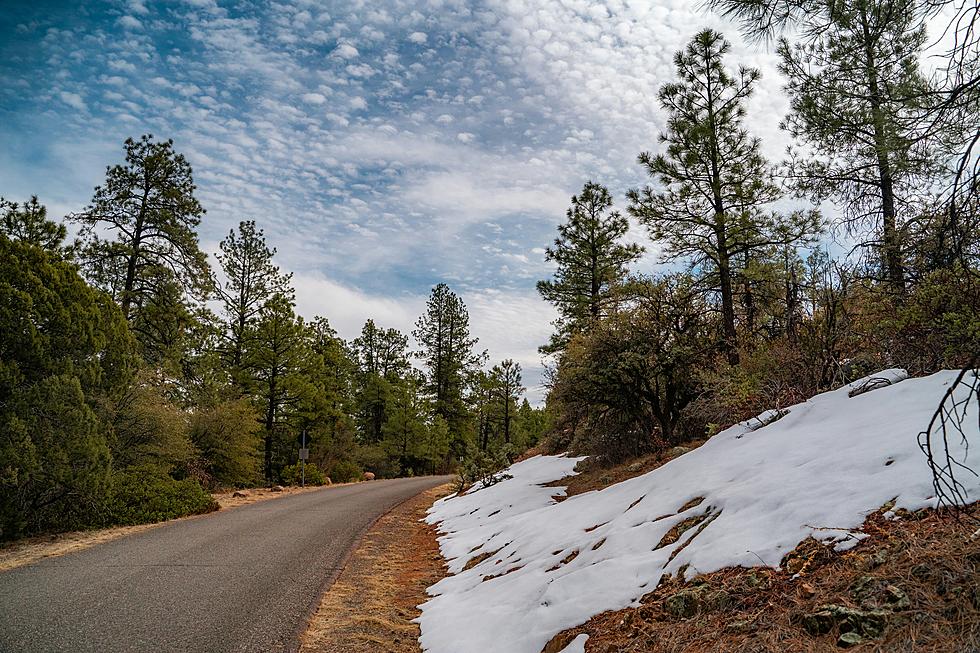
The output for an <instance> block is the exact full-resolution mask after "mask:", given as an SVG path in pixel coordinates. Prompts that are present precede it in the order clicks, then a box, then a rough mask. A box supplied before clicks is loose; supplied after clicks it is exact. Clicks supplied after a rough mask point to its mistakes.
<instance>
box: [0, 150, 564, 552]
mask: <svg viewBox="0 0 980 653" xmlns="http://www.w3.org/2000/svg"><path fill="white" fill-rule="evenodd" d="M204 215H205V209H204V207H202V206H201V204H200V203H199V202H198V200H197V199H196V198H195V185H194V181H193V176H192V170H191V167H190V165H189V164H188V162H187V161H186V160H185V158H184V157H183V156H182V155H181V154H180V153H178V152H176V151H175V150H174V147H173V143H172V141H169V140H154V138H153V137H152V136H151V135H145V136H143V137H142V138H140V139H139V140H134V139H129V140H127V141H126V143H125V160H124V162H122V163H119V164H116V165H112V166H110V167H108V168H107V170H106V176H105V181H104V183H103V184H101V185H100V186H98V187H97V188H96V189H95V192H94V194H93V197H92V201H91V203H90V204H89V205H88V206H86V207H85V208H84V209H82V210H80V211H79V212H77V213H73V214H72V215H70V216H68V217H67V219H66V220H67V222H68V223H69V224H71V225H73V226H74V227H75V230H76V232H77V234H78V236H77V238H75V239H74V240H73V241H72V242H70V243H69V242H68V239H67V235H68V228H67V227H66V225H65V224H63V223H60V222H57V221H53V220H50V219H48V217H47V212H46V209H45V207H44V205H43V204H41V203H40V201H39V200H38V198H37V197H32V198H30V199H29V200H28V201H26V202H24V203H23V204H19V203H12V202H7V201H4V203H3V206H2V214H0V219H2V223H0V250H2V252H0V260H2V261H3V266H2V269H0V305H2V306H3V308H2V309H0V334H2V336H0V433H2V434H3V435H2V437H0V460H2V461H3V463H2V468H0V538H2V539H9V538H13V537H17V536H21V535H24V534H30V533H36V532H43V531H50V530H66V529H73V528H83V527H92V526H105V525H112V524H133V523H141V522H151V521H159V520H162V519H168V518H172V517H177V516H181V515H185V514H192V513H198V512H205V511H209V510H212V509H214V508H215V504H214V501H213V499H212V497H211V495H210V494H209V491H211V490H216V489H221V488H240V487H251V486H255V485H259V484H266V485H272V484H279V483H282V484H299V483H300V482H301V475H303V476H304V477H305V482H306V483H307V484H311V485H320V484H324V483H328V482H334V483H338V482H349V481H355V480H360V479H361V478H362V475H363V474H364V473H365V472H371V473H372V474H374V475H375V477H377V478H384V477H393V476H411V475H416V474H432V473H445V472H450V471H454V470H456V469H457V468H460V466H461V463H462V462H463V461H466V463H467V464H469V465H470V466H471V467H472V466H473V464H475V463H478V462H480V461H488V460H492V461H501V462H500V464H503V462H506V460H507V456H508V455H514V454H516V453H517V452H519V451H522V450H523V449H525V448H527V447H528V446H530V445H531V444H533V443H535V442H536V441H537V440H538V439H539V437H540V436H541V433H542V432H543V430H544V427H545V422H544V414H543V410H541V409H536V408H532V407H531V405H530V404H529V403H528V401H527V400H526V399H523V394H524V391H525V388H524V387H523V385H522V381H521V368H520V365H519V364H518V363H515V362H514V361H513V360H509V359H508V360H504V361H501V362H500V363H499V364H496V365H493V366H492V367H491V366H489V365H488V363H487V355H486V352H483V351H479V350H477V348H476V347H477V339H476V338H474V337H472V336H471V335H470V328H469V316H468V314H467V310H466V305H465V304H464V303H463V301H462V299H461V298H460V297H459V296H458V295H457V294H456V293H454V292H453V291H452V290H451V289H450V288H449V287H448V286H447V285H445V284H438V285H436V286H435V287H434V288H433V289H432V293H431V295H430V297H429V299H428V302H427V303H426V307H425V312H424V314H423V315H421V316H420V317H419V319H418V322H417V323H416V328H415V329H414V331H413V332H412V334H411V336H412V338H413V339H414V341H415V342H416V343H417V345H418V346H417V348H416V349H414V350H413V349H411V348H410V345H409V334H403V333H400V332H399V331H397V330H396V329H392V328H385V327H383V326H381V325H378V324H376V323H375V322H374V321H373V320H371V319H369V320H367V321H366V322H365V324H364V327H363V328H362V330H361V333H360V335H359V336H358V337H356V338H354V339H352V340H350V341H345V340H343V339H342V338H340V337H338V335H337V333H336V332H335V331H334V329H333V328H331V326H330V323H329V321H328V320H327V318H325V317H319V316H316V317H313V318H311V319H304V318H303V317H302V316H300V315H297V313H296V307H295V298H294V290H293V288H292V286H291V275H290V274H286V273H283V272H282V271H281V270H280V269H279V267H278V266H277V265H276V263H275V260H274V259H275V253H276V250H275V248H274V247H273V246H271V245H270V244H269V243H268V242H267V240H266V237H265V235H264V233H263V231H262V229H261V228H260V227H259V226H258V225H257V223H256V222H255V221H253V220H243V221H242V222H241V223H240V224H239V225H238V227H237V228H235V229H232V230H231V231H230V232H229V233H228V235H227V236H226V237H225V238H224V239H223V240H222V241H221V243H220V252H219V253H218V254H217V255H216V259H217V262H218V266H217V267H218V269H216V270H215V269H212V268H211V266H210V264H209V261H208V257H207V255H206V254H205V253H204V252H203V251H202V250H201V247H200V243H199V240H198V236H197V232H196V230H197V227H198V226H199V224H200V222H201V220H202V218H204ZM304 443H305V444H306V448H307V449H308V452H309V453H308V456H309V460H308V462H307V464H305V469H304V468H303V467H302V466H301V464H300V462H299V450H300V448H301V446H302V444H304ZM480 464H483V465H484V466H486V465H487V463H486V462H482V463H480ZM495 464H496V463H495Z"/></svg>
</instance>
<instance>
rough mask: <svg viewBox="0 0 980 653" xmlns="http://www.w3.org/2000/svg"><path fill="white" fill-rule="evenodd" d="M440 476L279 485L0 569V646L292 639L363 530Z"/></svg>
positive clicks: (289, 642)
mask: <svg viewBox="0 0 980 653" xmlns="http://www.w3.org/2000/svg"><path fill="white" fill-rule="evenodd" d="M447 481H448V477H445V476H439V477H433V476H429V477H420V478H407V479H395V480H388V481H373V482H370V483H358V484H355V485H347V486H340V487H335V488H326V489H323V490H320V491H316V492H309V493H305V494H296V495H292V496H286V497H282V498H279V499H274V500H271V501H262V502H258V503H253V504H251V505H247V506H242V507H240V508H233V509H230V510H225V511H221V512H218V513H214V514H212V515H207V516H203V517H200V518H195V519H189V520H184V521H177V522H172V523H169V524H164V525H162V526H159V527H157V528H154V529H151V530H148V531H144V532H142V533H137V534H135V535H130V536H127V537H123V538H120V539H118V540H114V541H111V542H107V543H104V544H99V545H96V546H94V547H92V548H90V549H85V550H83V551H78V552H76V553H71V554H68V555H64V556H60V557H57V558H47V559H45V560H42V561H40V562H38V563H36V564H33V565H28V566H26V567H20V568H18V569H13V570H11V571H6V572H2V573H0V652H3V653H21V652H25V653H26V652H31V653H33V652H37V653H47V652H49V651H72V652H77V653H84V652H87V651H93V652H96V651H97V652H99V653H116V652H119V651H140V652H151V653H169V652H171V651H180V652H185V651H186V652H195V653H196V652H202V653H204V652H207V653H212V652H213V653H222V652H226V651H227V652H235V653H241V652H246V651H247V652H252V651H256V652H262V653H267V652H279V651H294V650H295V649H296V647H297V644H298V637H299V634H300V633H301V631H302V629H303V628H304V626H305V625H306V620H307V617H308V615H309V614H310V612H311V610H312V609H313V608H314V607H315V606H316V605H317V603H318V600H319V597H320V595H321V594H322V592H323V590H324V589H325V588H326V586H327V585H328V584H329V583H331V582H333V580H334V579H335V578H336V576H337V574H338V573H339V572H340V569H341V568H342V566H343V564H344V561H345V560H346V558H347V555H348V553H349V552H350V550H351V549H352V548H353V547H354V546H355V544H356V543H357V541H358V540H359V538H360V536H361V535H362V534H363V533H364V531H365V530H367V528H368V527H369V526H370V525H371V524H372V523H373V522H374V520H375V519H377V518H378V517H379V516H380V515H382V514H383V513H385V512H386V511H388V510H390V509H391V508H393V507H394V506H396V505H398V504H399V503H401V502H402V501H405V500H406V499H409V498H410V497H413V496H415V495H416V494H418V493H419V492H422V491H423V490H426V489H428V488H431V487H435V486H437V485H440V484H442V483H445V482H447Z"/></svg>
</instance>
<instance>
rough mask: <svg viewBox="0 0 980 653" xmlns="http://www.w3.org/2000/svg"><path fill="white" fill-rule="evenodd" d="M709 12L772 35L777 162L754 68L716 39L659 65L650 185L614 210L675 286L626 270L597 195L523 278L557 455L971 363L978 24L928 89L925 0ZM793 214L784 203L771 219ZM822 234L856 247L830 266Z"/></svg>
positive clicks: (593, 190) (786, 1) (784, 1)
mask: <svg viewBox="0 0 980 653" xmlns="http://www.w3.org/2000/svg"><path fill="white" fill-rule="evenodd" d="M712 4H713V5H714V6H715V7H716V8H718V9H720V10H722V12H723V13H725V14H727V15H729V16H730V17H734V18H736V19H738V20H740V21H741V23H742V27H743V29H745V30H746V32H747V33H749V34H750V35H752V36H756V37H759V38H763V39H766V38H768V39H775V42H776V52H777V54H778V56H779V60H780V67H779V68H780V71H781V72H782V74H783V75H784V76H785V78H786V85H785V90H786V92H787V94H788V95H789V99H790V111H789V114H788V115H787V116H785V117H784V118H783V120H782V122H781V127H782V129H783V130H784V131H785V132H786V133H787V134H788V135H789V136H790V140H791V146H790V148H789V149H788V152H787V155H786V158H785V159H784V160H782V161H778V162H772V161H769V160H767V159H766V158H765V157H764V156H763V154H762V149H761V143H760V140H759V138H758V137H756V136H754V135H753V134H751V133H750V131H749V130H748V129H747V127H746V125H745V118H746V115H747V112H748V110H749V108H748V107H749V105H748V103H747V100H748V98H749V97H751V95H752V93H753V92H754V90H755V87H756V84H757V82H758V80H759V76H760V73H759V71H757V70H755V69H752V68H749V67H746V66H743V65H735V63H734V62H732V61H731V52H730V49H731V47H730V44H729V42H728V41H727V40H726V39H725V38H724V36H723V35H722V34H720V33H718V32H716V31H714V30H710V29H705V30H702V31H701V32H699V33H698V34H696V35H695V36H694V37H693V38H692V39H691V40H690V42H689V43H688V44H687V45H686V47H685V48H684V49H683V50H681V51H680V52H678V53H677V54H676V56H675V57H674V67H675V71H676V72H675V75H676V77H675V79H674V80H673V81H669V82H667V83H665V84H663V85H662V86H661V87H660V89H659V93H658V96H657V97H658V100H659V102H660V105H661V106H662V108H663V109H664V110H665V112H666V114H667V123H666V127H665V129H664V131H663V133H662V134H661V136H660V141H661V145H662V148H661V151H660V153H658V154H653V153H648V152H644V153H641V154H640V155H639V156H638V164H639V165H640V166H641V168H642V169H643V170H644V171H645V172H646V173H647V175H648V176H649V177H650V178H651V181H652V182H653V183H651V184H650V185H647V186H644V187H641V188H634V189H631V190H629V191H628V192H627V193H626V198H625V199H626V203H625V207H626V212H627V214H628V215H629V216H631V217H633V218H634V219H635V220H637V221H638V222H639V223H640V225H642V226H643V227H644V228H645V229H646V232H647V234H648V235H649V238H650V240H651V242H652V243H654V244H655V245H656V247H657V250H658V252H660V261H661V262H663V263H670V264H673V265H672V267H673V268H674V269H679V270H680V271H677V272H671V273H666V274H654V275H642V274H638V273H636V272H635V271H633V270H632V268H633V267H635V263H636V262H637V261H638V259H639V258H640V256H641V255H642V253H643V248H642V247H641V246H640V245H638V244H635V243H629V242H627V241H626V239H625V236H626V233H627V231H628V229H629V220H628V218H627V216H625V215H623V214H621V213H620V212H618V211H616V210H614V207H613V198H612V196H611V194H610V193H609V191H608V190H607V188H606V187H604V186H603V185H602V184H599V183H596V182H593V181H590V182H588V183H586V184H585V186H584V187H583V189H582V191H581V193H579V194H577V195H576V196H574V197H572V200H571V207H570V208H569V210H568V213H567V219H566V221H565V223H564V224H562V225H561V226H560V227H559V228H558V237H557V239H556V240H555V242H554V244H553V246H552V247H550V248H549V249H548V250H547V253H546V256H547V259H548V260H550V261H552V262H553V263H554V264H555V267H556V272H555V275H554V277H553V278H552V279H549V280H545V281H541V282H539V284H538V290H539V292H540V294H541V295H542V297H543V298H544V299H546V300H547V301H549V302H551V303H552V304H553V305H554V306H555V307H556V308H557V309H558V312H559V315H560V317H559V318H558V320H557V321H556V322H555V332H554V335H553V336H552V338H551V341H550V342H549V343H548V344H547V345H545V346H543V347H542V352H544V353H547V354H550V355H552V356H553V357H554V364H553V366H552V369H551V374H550V381H549V395H548V404H547V407H548V414H549V418H550V420H551V425H552V428H551V430H550V431H549V434H548V442H549V445H550V447H551V448H553V449H555V450H564V449H565V448H568V447H571V448H572V449H573V450H576V451H580V452H584V453H589V454H592V455H593V456H594V458H593V459H594V460H599V461H605V462H607V463H610V462H617V461H620V460H623V459H626V458H629V457H633V456H637V455H641V454H645V453H650V452H657V451H663V450H665V449H667V448H669V447H672V446H676V445H678V444H682V443H684V442H685V441H688V440H697V439H701V438H704V437H706V436H710V435H711V434H712V433H714V432H716V431H717V430H718V429H720V428H723V427H724V426H727V425H729V424H732V423H734V422H736V421H740V420H744V419H748V418H750V417H752V416H753V415H756V414H758V413H760V412H761V411H763V410H766V409H769V408H776V409H780V408H782V407H784V406H787V405H790V404H792V403H796V402H798V401H802V400H804V399H806V398H808V397H810V396H812V395H814V394H816V393H817V392H820V391H823V390H827V389H831V388H834V387H837V386H839V385H841V384H844V383H846V382H849V381H852V380H854V379H856V378H859V377H861V376H864V375H866V374H868V373H871V372H873V371H875V370H877V369H881V368H884V367H891V366H902V367H906V368H908V369H909V370H910V371H911V372H912V373H914V374H923V373H928V372H932V371H935V370H938V369H941V368H946V367H960V366H969V365H974V366H975V365H976V352H978V351H980V285H978V281H980V274H978V271H980V267H978V263H980V221H978V219H977V217H978V213H977V208H978V207H977V189H978V183H977V175H976V171H977V159H976V155H975V152H974V147H975V144H976V143H977V142H978V139H980V129H978V127H977V125H978V122H980V84H978V83H977V80H978V79H980V77H978V75H977V73H978V72H980V67H978V65H977V64H978V63H980V49H978V48H977V41H976V38H975V35H974V32H973V31H971V26H972V25H975V22H976V12H972V13H971V12H969V11H964V12H961V13H960V14H959V15H958V17H957V19H955V20H954V22H953V23H952V25H951V28H950V29H951V30H953V31H955V32H956V35H957V39H956V41H955V44H954V45H953V46H952V49H951V50H950V51H948V52H946V53H945V56H946V59H945V60H946V62H947V64H948V65H947V67H946V69H945V70H944V71H942V72H941V73H940V74H935V75H929V76H927V75H926V74H925V73H924V72H923V71H922V70H921V68H920V61H921V57H922V54H923V50H924V48H925V46H926V44H927V34H926V24H927V22H928V21H929V20H930V19H932V18H934V17H935V15H936V10H937V3H923V2H919V0H844V1H843V2H833V3H825V2H811V1H810V0H715V1H714V2H713V3H712ZM938 4H939V5H942V4H943V3H938ZM789 26H791V27H792V28H793V31H792V33H793V39H794V40H790V38H788V37H786V36H782V34H783V28H784V27H789ZM971 171H972V172H971ZM781 200H782V202H780V201H781ZM788 201H790V202H792V203H793V204H795V205H796V206H799V207H800V208H799V209H797V210H791V211H781V210H778V209H777V208H775V207H776V206H786V205H787V204H788V203H789V202H788ZM821 206H832V207H834V217H833V218H828V217H827V216H825V215H822V214H821V212H820V211H819V210H818V209H819V208H820V207H821ZM831 236H832V237H835V238H836V239H837V240H838V242H845V243H848V244H850V245H853V248H852V250H851V252H850V253H848V254H847V255H844V256H841V257H837V258H833V257H831V256H830V255H829V253H828V252H827V250H826V249H825V247H823V246H821V241H823V242H826V240H827V239H828V237H831ZM938 400H939V398H937V402H938ZM776 414H777V415H778V414H779V413H778V411H777V413H776ZM922 426H923V427H925V425H922Z"/></svg>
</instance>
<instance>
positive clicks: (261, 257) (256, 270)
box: [217, 220, 293, 370]
mask: <svg viewBox="0 0 980 653" xmlns="http://www.w3.org/2000/svg"><path fill="white" fill-rule="evenodd" d="M219 247H220V248H221V253H220V254H218V255H217V258H218V261H219V263H220V264H221V270H222V272H223V273H224V277H225V282H224V284H223V285H220V286H219V287H218V296H219V297H220V298H221V302H222V304H223V307H224V314H225V321H226V329H227V334H226V344H225V345H224V347H223V354H224V357H225V359H226V360H227V361H228V363H230V364H231V365H232V367H233V368H234V369H236V370H237V369H239V368H240V367H241V366H242V361H243V359H244V357H245V350H246V348H247V347H248V338H249V336H250V335H251V331H252V330H253V328H254V326H255V322H256V320H257V318H258V315H259V312H260V311H261V310H262V308H263V307H264V306H265V305H266V303H267V302H268V301H269V300H270V299H271V298H272V297H274V296H276V295H283V296H286V297H290V298H291V297H292V294H293V291H292V288H291V287H290V281H291V279H292V274H283V273H281V272H280V271H279V268H278V267H277V266H276V265H275V264H273V262H272V257H273V256H275V254H276V250H275V248H271V249H270V248H269V246H268V245H266V242H265V235H264V234H263V233H262V230H261V229H257V228H256V226H255V221H254V220H243V221H242V222H240V223H239V224H238V233H237V234H236V233H235V230H234V229H232V230H231V231H230V232H229V233H228V235H227V236H226V237H225V239H224V240H222V241H221V243H220V244H219Z"/></svg>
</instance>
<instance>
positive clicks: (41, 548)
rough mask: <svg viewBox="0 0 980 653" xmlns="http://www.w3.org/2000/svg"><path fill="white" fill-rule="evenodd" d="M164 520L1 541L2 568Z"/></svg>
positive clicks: (228, 497)
mask: <svg viewBox="0 0 980 653" xmlns="http://www.w3.org/2000/svg"><path fill="white" fill-rule="evenodd" d="M317 489H319V488H316V487H312V486H311V487H307V488H298V487H287V488H285V489H284V490H283V491H282V492H272V491H271V490H268V489H265V488H257V489H252V490H245V494H247V496H244V497H235V496H232V495H233V494H234V491H233V490H229V491H227V492H219V493H216V494H213V495H212V496H213V497H214V499H215V501H217V502H218V505H219V506H221V509H222V510H224V509H227V508H235V507H237V506H244V505H247V504H249V503H255V502H257V501H267V500H269V499H276V498H279V497H283V496H288V495H290V494H297V493H300V492H312V491H315V490H317ZM200 517H201V515H194V516H191V517H184V518H183V519H197V518H200ZM163 523H166V522H158V523H155V524H140V525H138V526H115V527H113V528H100V529H97V530H89V531H74V532H70V533H54V534H50V535H38V536H36V537H28V538H24V539H21V540H16V541H14V542H9V543H6V544H3V545H0V571H6V570H8V569H14V568H16V567H22V566H23V565H29V564H31V563H33V562H37V561H38V560H41V559H42V558H50V557H52V556H60V555H64V554H66V553H71V552H72V551H80V550H82V549H87V548H89V547H90V546H95V545H96V544H101V543H102V542H109V541H111V540H115V539H118V538H120V537H123V536H125V535H131V534H133V533H139V532H141V531H145V530H148V529H150V528H156V527H157V526H159V525H160V524H163Z"/></svg>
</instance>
